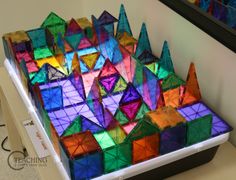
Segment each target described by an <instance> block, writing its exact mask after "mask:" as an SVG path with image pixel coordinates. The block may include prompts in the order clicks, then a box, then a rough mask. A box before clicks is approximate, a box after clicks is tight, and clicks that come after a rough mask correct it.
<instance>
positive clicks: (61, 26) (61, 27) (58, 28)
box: [47, 24, 66, 42]
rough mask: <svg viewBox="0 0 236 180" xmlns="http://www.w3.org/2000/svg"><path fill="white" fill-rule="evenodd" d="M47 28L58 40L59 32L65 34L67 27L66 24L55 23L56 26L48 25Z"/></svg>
mask: <svg viewBox="0 0 236 180" xmlns="http://www.w3.org/2000/svg"><path fill="white" fill-rule="evenodd" d="M47 29H48V30H49V31H50V33H51V34H52V35H53V37H54V41H55V42H58V38H59V34H61V35H62V36H64V34H65V32H66V28H65V25H64V24H59V25H55V26H49V27H47Z"/></svg>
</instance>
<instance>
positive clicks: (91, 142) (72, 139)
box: [61, 131, 100, 158]
mask: <svg viewBox="0 0 236 180" xmlns="http://www.w3.org/2000/svg"><path fill="white" fill-rule="evenodd" d="M61 142H62V144H63V146H64V148H65V149H66V152H67V153H68V155H69V157H71V158H75V157H78V156H80V155H83V154H88V153H91V152H95V151H100V146H99V144H98V143H97V141H96V139H95V138H94V136H93V134H92V133H91V132H90V131H85V132H82V133H76V134H73V135H70V136H65V137H63V138H61Z"/></svg>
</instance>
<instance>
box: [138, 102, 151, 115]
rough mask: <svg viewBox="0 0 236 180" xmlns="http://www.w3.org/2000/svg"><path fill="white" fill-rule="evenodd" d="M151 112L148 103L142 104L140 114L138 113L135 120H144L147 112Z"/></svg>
mask: <svg viewBox="0 0 236 180" xmlns="http://www.w3.org/2000/svg"><path fill="white" fill-rule="evenodd" d="M149 111H150V109H149V107H148V106H147V105H146V103H142V105H141V107H140V109H139V111H138V113H137V115H136V117H135V119H141V118H143V116H144V115H145V114H146V113H147V112H149Z"/></svg>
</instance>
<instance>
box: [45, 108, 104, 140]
mask: <svg viewBox="0 0 236 180" xmlns="http://www.w3.org/2000/svg"><path fill="white" fill-rule="evenodd" d="M48 115H49V117H50V119H51V122H52V124H53V126H54V127H55V129H56V131H57V133H58V135H59V136H61V135H62V133H63V132H64V131H65V130H66V128H67V127H68V126H69V125H70V124H71V122H72V121H73V120H74V119H76V118H77V117H78V116H79V115H82V116H84V117H85V118H87V119H89V120H90V121H91V122H92V123H93V124H96V125H97V126H101V125H100V123H99V121H98V119H97V118H96V117H95V116H94V114H93V113H92V111H91V110H90V109H89V107H88V105H87V104H80V105H75V106H71V107H65V108H64V109H61V110H57V111H52V112H49V113H48Z"/></svg>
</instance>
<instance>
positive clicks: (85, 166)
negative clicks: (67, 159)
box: [71, 152, 103, 180]
mask: <svg viewBox="0 0 236 180" xmlns="http://www.w3.org/2000/svg"><path fill="white" fill-rule="evenodd" d="M71 164H72V167H71V170H72V172H71V177H72V179H74V180H75V179H76V180H80V179H91V178H94V177H97V176H100V175H101V174H102V173H103V158H102V154H101V153H99V152H98V153H94V154H90V155H86V156H84V157H81V158H79V159H75V160H73V161H72V162H71Z"/></svg>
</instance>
